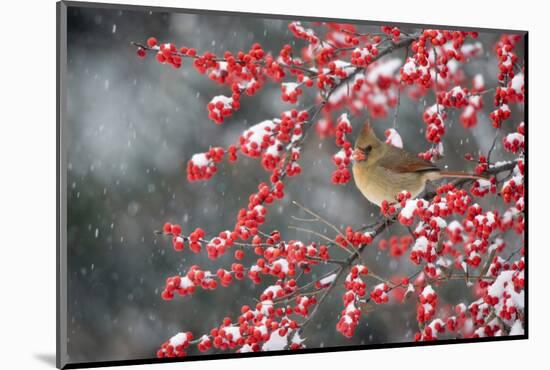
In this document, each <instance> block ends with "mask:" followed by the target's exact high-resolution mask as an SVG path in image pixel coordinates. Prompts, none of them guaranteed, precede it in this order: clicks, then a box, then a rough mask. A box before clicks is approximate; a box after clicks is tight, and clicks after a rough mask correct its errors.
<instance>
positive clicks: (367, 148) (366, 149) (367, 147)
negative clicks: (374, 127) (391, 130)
mask: <svg viewBox="0 0 550 370" xmlns="http://www.w3.org/2000/svg"><path fill="white" fill-rule="evenodd" d="M371 150H372V145H367V146H366V147H365V148H364V149H363V151H364V152H365V154H369V153H370V151H371Z"/></svg>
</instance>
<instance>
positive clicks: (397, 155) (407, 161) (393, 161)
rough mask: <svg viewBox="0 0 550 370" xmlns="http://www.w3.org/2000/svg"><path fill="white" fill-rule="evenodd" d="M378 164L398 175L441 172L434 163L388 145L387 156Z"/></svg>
mask: <svg viewBox="0 0 550 370" xmlns="http://www.w3.org/2000/svg"><path fill="white" fill-rule="evenodd" d="M378 164H379V165H380V166H381V167H384V168H386V169H388V170H390V171H393V172H397V173H403V172H426V171H440V169H439V168H438V167H437V166H435V165H434V164H433V163H432V162H429V161H425V160H423V159H420V158H418V157H417V156H416V155H414V154H411V153H409V152H407V151H405V150H403V149H400V148H396V147H394V146H393V145H388V150H387V151H386V154H385V155H384V156H383V157H382V158H381V159H380V160H379V162H378Z"/></svg>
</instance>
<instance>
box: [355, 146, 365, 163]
mask: <svg viewBox="0 0 550 370" xmlns="http://www.w3.org/2000/svg"><path fill="white" fill-rule="evenodd" d="M351 158H353V160H354V161H356V162H361V161H364V160H365V159H367V156H366V154H365V151H363V150H361V149H359V148H355V149H353V152H352V153H351Z"/></svg>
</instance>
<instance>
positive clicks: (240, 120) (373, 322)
mask: <svg viewBox="0 0 550 370" xmlns="http://www.w3.org/2000/svg"><path fill="white" fill-rule="evenodd" d="M68 16H69V17H68V60H69V62H68V76H67V78H68V79H67V81H68V119H67V122H66V125H67V127H68V129H69V130H68V131H69V142H68V145H67V150H68V157H69V168H68V172H67V173H68V182H67V184H68V189H67V190H68V237H69V240H68V259H69V261H68V262H69V263H68V264H69V266H68V268H69V277H68V287H69V299H68V308H69V312H68V328H69V329H68V330H69V332H68V340H69V343H68V348H69V356H70V361H74V362H80V361H100V360H117V359H133V358H150V357H154V355H155V351H156V349H157V348H158V347H159V346H160V344H161V343H162V342H164V341H165V340H166V339H168V338H169V337H171V336H172V335H173V334H175V333H176V332H178V331H180V330H186V331H187V330H190V331H193V332H194V333H197V334H198V333H201V332H203V331H205V330H208V329H209V328H211V327H213V326H215V325H217V324H218V323H219V321H220V319H221V318H222V317H223V316H225V315H233V314H235V313H236V312H238V310H239V309H240V307H241V306H242V305H243V304H250V303H251V302H252V299H253V298H254V297H256V296H257V295H258V292H259V291H260V289H261V288H260V287H257V286H253V285H252V283H250V282H249V281H248V280H244V281H243V282H241V283H238V284H233V285H232V286H231V287H229V288H224V289H218V290H216V291H208V292H198V293H197V294H195V295H194V296H191V297H183V298H182V297H178V298H176V299H174V300H173V301H170V302H165V301H163V300H162V299H161V298H160V290H161V288H162V287H163V286H164V280H165V278H166V277H168V276H172V275H175V274H177V273H183V272H185V271H186V270H187V268H188V267H189V266H190V265H192V264H195V263H198V264H201V265H202V266H204V267H205V268H212V269H215V268H216V267H217V266H218V265H220V264H223V265H228V264H229V262H230V259H231V257H230V256H229V255H228V256H226V259H224V258H222V259H221V260H218V261H216V262H211V261H209V260H208V259H206V258H203V257H202V255H201V256H196V255H193V254H190V253H189V252H188V251H186V252H183V253H177V252H175V251H174V250H173V249H172V247H171V243H170V241H168V240H164V239H162V238H161V239H158V238H156V237H155V235H154V234H153V231H154V230H157V229H159V228H160V227H161V226H162V224H163V223H164V222H165V221H172V222H177V223H181V224H182V225H183V227H184V230H193V229H194V228H195V227H197V226H201V227H203V228H205V229H206V230H207V232H209V233H210V234H212V233H217V232H218V231H220V230H224V229H226V228H230V227H232V225H233V224H234V221H235V217H236V213H237V210H238V209H239V208H240V207H242V206H244V205H246V202H247V197H248V195H249V194H250V193H252V192H253V191H254V190H255V189H256V186H257V183H258V182H259V181H264V180H265V179H266V176H267V174H266V173H265V171H263V170H262V169H261V166H260V165H259V163H257V161H255V160H247V159H240V160H239V162H238V163H237V164H236V165H223V164H222V165H221V168H220V172H219V173H218V174H217V175H216V176H215V177H214V178H213V179H212V180H211V181H209V182H206V183H192V184H190V183H188V182H187V179H186V174H185V164H186V162H187V160H188V159H189V158H190V157H191V156H192V154H193V153H195V152H202V151H204V150H206V149H207V148H208V146H209V145H220V146H227V145H229V144H231V143H233V142H235V141H236V140H237V138H238V136H239V134H240V132H242V131H243V130H244V129H246V127H248V126H249V125H251V124H254V123H256V122H259V121H261V120H264V119H266V118H272V117H277V116H278V115H279V113H280V112H281V111H282V110H285V109H288V108H289V107H290V106H289V105H287V104H284V103H282V101H281V99H280V87H278V86H277V85H270V86H267V87H266V88H265V89H264V90H263V91H262V92H261V93H260V94H258V95H257V96H255V97H252V98H250V97H244V98H243V100H242V108H241V109H240V110H239V111H238V112H236V113H235V114H234V115H233V116H232V117H231V118H230V119H228V120H227V121H226V122H225V123H224V124H223V125H222V126H216V125H215V124H214V123H213V122H211V121H210V120H208V118H207V111H206V104H207V103H208V101H209V100H210V98H211V97H212V96H214V95H219V94H223V93H226V92H227V90H226V88H224V87H219V86H218V85H216V84H215V83H213V82H211V81H209V80H208V79H207V78H206V77H204V76H201V75H199V74H198V73H196V72H195V71H194V69H193V68H192V67H191V66H190V65H189V62H188V63H185V62H184V67H183V68H182V69H180V70H173V69H172V68H170V67H166V66H161V65H159V64H158V63H156V62H155V61H154V60H153V58H149V59H147V60H145V61H144V60H140V59H139V58H137V57H136V55H135V48H133V47H131V46H130V42H131V41H142V42H143V41H145V39H146V38H147V37H148V36H152V35H154V36H156V37H157V38H159V40H162V41H174V42H175V43H176V44H177V45H186V46H193V47H196V48H197V49H198V50H200V51H204V50H210V51H212V52H214V53H218V54H221V53H223V51H225V50H239V49H248V48H249V47H250V45H251V44H252V43H253V42H259V43H261V44H262V46H263V47H264V48H265V49H266V50H271V51H275V52H276V51H278V50H279V49H280V48H281V46H282V45H284V44H285V43H288V42H289V41H291V40H292V36H291V35H290V33H289V31H288V30H287V24H288V21H276V20H262V19H253V18H249V17H242V16H239V17H227V16H206V15H201V16H196V15H181V14H165V13H148V12H136V11H116V10H94V9H85V8H70V9H69V12H68ZM362 30H363V31H371V30H378V27H372V28H369V27H363V28H362ZM497 38H498V35H496V34H481V36H480V41H481V42H482V43H483V46H484V49H485V53H486V54H484V57H481V58H478V59H477V60H475V61H473V62H470V63H469V64H468V65H467V67H466V69H465V71H466V72H467V73H468V74H469V76H470V77H473V76H474V75H475V74H477V73H482V74H483V76H484V77H485V83H486V86H487V87H493V86H496V79H495V78H494V76H496V73H497V71H496V61H495V60H494V58H493V57H492V56H491V50H492V47H493V45H494V43H495V41H496V40H497ZM298 45H302V44H301V43H299V44H298ZM522 49H523V47H522V46H521V45H520V46H518V48H517V50H522ZM520 56H521V55H520ZM396 57H398V58H401V59H402V58H403V55H402V52H401V53H399V54H398V55H396ZM390 58H391V56H390ZM428 99H429V101H428V102H426V104H432V102H433V96H428ZM305 101H306V102H308V100H307V95H306V100H305ZM485 103H486V104H485V106H486V108H485V110H484V112H485V114H484V115H480V116H479V118H480V120H479V121H480V122H479V123H478V125H477V126H476V127H475V128H474V129H472V130H465V129H463V128H462V126H461V125H460V124H459V123H458V113H459V112H451V113H450V114H449V118H448V119H447V130H448V131H447V132H448V133H447V135H446V136H445V141H444V145H445V154H446V157H445V159H444V160H443V161H442V162H441V163H440V165H441V166H445V165H448V166H449V168H452V169H462V170H470V169H471V168H472V166H471V164H470V163H467V162H465V161H464V160H463V158H462V156H463V154H464V153H465V152H474V153H475V152H477V151H478V150H482V151H483V152H487V150H488V149H489V147H490V145H491V142H492V140H493V128H492V127H491V125H490V123H489V121H488V119H487V115H488V112H489V111H490V110H492V104H491V96H490V94H489V96H486V100H485ZM423 110H424V102H422V101H421V102H420V104H418V102H414V101H410V100H409V99H408V98H407V97H406V96H405V95H403V96H402V99H401V108H400V113H399V125H398V130H399V132H400V133H401V135H402V137H403V138H404V141H405V147H406V148H407V149H409V150H411V151H423V150H425V149H426V147H427V144H426V141H425V140H424V137H423V134H422V133H421V132H420V130H421V129H422V128H423V127H424V124H423V123H422V121H421V115H422V112H423ZM392 120H393V112H391V113H390V116H389V117H388V119H387V120H378V121H376V122H374V125H375V127H376V130H377V131H378V132H379V133H381V132H382V130H383V129H382V128H383V127H389V126H390V125H391V123H392ZM521 120H522V118H521V117H519V116H515V117H512V119H511V120H510V122H512V123H514V126H515V124H516V123H519V122H520V121H521ZM356 123H357V122H355V121H354V124H356ZM512 126H513V125H507V126H506V127H505V128H504V129H503V132H502V133H501V134H504V133H506V132H507V131H506V130H509V131H511V130H512ZM498 143H500V140H498ZM335 152H336V148H335V146H334V144H333V142H332V141H330V140H326V141H322V140H319V139H318V138H317V137H315V136H311V137H310V139H309V140H308V142H307V145H306V147H305V148H304V155H303V157H302V160H301V163H302V164H303V168H304V173H303V174H302V175H301V176H300V177H299V178H297V179H292V180H290V181H289V182H288V186H287V191H286V192H287V197H286V198H285V199H284V200H282V201H281V202H279V203H277V205H275V206H273V207H271V208H270V210H269V213H268V215H269V218H268V221H267V223H266V225H269V226H271V228H272V229H279V230H281V231H282V232H283V236H284V237H285V238H286V239H292V238H300V239H302V240H304V241H307V240H308V239H307V235H303V234H295V233H294V231H292V230H288V229H287V225H288V224H289V223H294V222H293V221H291V220H290V217H289V216H290V215H291V214H296V215H300V213H299V212H297V211H296V210H295V209H294V208H293V207H292V206H291V205H290V203H289V201H290V199H295V200H297V201H299V202H301V203H302V204H305V205H307V206H308V207H310V208H312V209H314V210H317V211H319V212H321V213H322V214H323V215H324V216H326V217H327V218H328V219H329V220H331V221H333V222H335V223H337V224H342V225H348V224H349V225H353V226H357V225H361V224H364V223H369V222H370V221H371V214H372V212H375V209H374V207H373V206H371V205H369V204H367V202H366V201H365V200H364V199H363V198H362V196H361V194H360V193H359V191H357V190H356V188H355V186H354V184H353V182H350V183H349V184H347V185H345V186H335V185H333V184H332V183H331V181H330V174H331V172H332V170H333V168H334V167H333V165H332V163H331V160H330V156H331V155H332V154H334V153H335ZM493 158H494V159H495V160H500V159H505V158H506V157H505V156H504V154H503V153H502V151H501V148H500V144H499V145H498V146H497V149H496V151H495V152H494V154H493ZM491 200H494V198H491V197H487V199H486V201H487V202H490V201H491ZM358 205H359V206H358ZM482 205H483V204H482ZM397 230H399V232H400V233H401V232H402V231H403V230H402V228H398V229H396V232H397ZM321 231H323V230H322V229H321ZM507 235H511V234H510V233H509V234H507ZM507 241H508V242H509V243H510V244H512V246H511V247H510V249H512V248H513V243H514V240H507ZM365 257H366V259H367V260H368V261H369V262H370V264H372V269H373V270H374V269H376V271H377V272H386V275H391V273H392V271H395V272H396V273H397V272H398V273H400V274H407V273H410V272H412V271H413V270H412V269H413V267H412V265H411V264H410V263H409V262H408V260H407V258H406V257H404V258H403V259H402V260H399V261H395V260H394V261H391V262H390V261H389V260H388V258H387V257H386V253H385V252H378V251H377V248H374V247H373V248H369V249H368V251H367V253H366V254H365ZM369 266H370V265H369ZM318 272H319V274H321V273H323V271H322V270H320V271H318ZM463 286H464V284H463V282H455V283H453V282H451V283H449V284H447V285H446V288H445V289H444V290H440V300H441V302H447V303H453V304H454V303H458V302H460V299H461V297H464V296H467V295H468V294H469V292H468V291H467V290H466V289H465V288H464V287H463ZM339 293H340V292H338V291H335V292H334V293H333V294H332V295H331V298H330V299H329V300H328V302H326V303H325V305H324V306H323V307H322V308H321V309H320V311H319V313H318V315H317V316H316V318H315V323H314V324H313V325H311V326H310V327H309V328H308V330H307V331H306V333H305V335H304V336H305V337H307V338H308V345H309V346H310V347H323V346H325V347H326V346H338V345H350V344H369V343H385V342H402V341H409V340H410V338H411V335H412V333H413V332H414V331H415V329H416V328H415V325H416V323H415V320H414V313H415V309H414V307H413V304H412V303H411V304H410V307H409V306H403V305H388V306H386V307H384V309H378V310H375V311H374V312H372V313H370V314H369V315H368V316H367V319H365V318H362V319H361V321H360V323H359V327H358V329H357V331H356V334H355V336H354V338H353V339H351V340H349V339H346V338H344V337H342V336H341V335H340V334H339V333H337V332H336V329H335V325H336V322H337V317H338V314H339V312H340V311H341V309H342V303H341V294H339ZM191 354H195V353H194V352H191Z"/></svg>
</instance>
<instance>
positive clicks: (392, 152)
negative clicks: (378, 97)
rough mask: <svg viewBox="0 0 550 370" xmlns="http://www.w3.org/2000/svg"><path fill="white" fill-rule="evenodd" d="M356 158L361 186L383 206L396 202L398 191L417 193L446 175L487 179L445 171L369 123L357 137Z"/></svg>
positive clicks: (355, 174) (357, 176) (354, 173)
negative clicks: (391, 140) (395, 143)
mask: <svg viewBox="0 0 550 370" xmlns="http://www.w3.org/2000/svg"><path fill="white" fill-rule="evenodd" d="M352 158H353V159H354V164H353V178H354V179H355V184H356V185H357V188H359V190H360V191H361V193H363V195H364V196H365V197H366V198H367V199H368V200H369V201H370V202H372V203H374V204H376V205H377V206H379V207H380V205H381V204H382V202H383V201H384V200H387V201H388V202H389V203H390V204H391V203H394V202H395V201H396V196H397V194H398V193H400V192H401V191H403V190H406V191H408V192H409V193H410V194H411V196H412V197H413V198H414V197H416V196H417V195H418V194H420V193H421V192H422V191H423V190H424V187H425V186H426V181H428V180H430V181H433V180H438V179H441V178H444V177H458V178H466V179H485V178H484V177H482V176H477V175H471V174H466V173H460V172H448V171H442V170H441V169H439V168H438V167H436V166H435V165H434V164H433V163H431V162H428V161H425V160H423V159H420V158H418V157H417V156H416V155H414V154H411V153H409V152H406V151H405V150H403V149H400V148H397V147H395V146H393V145H389V144H386V143H385V142H382V141H380V140H378V138H377V137H376V135H375V133H374V131H373V130H372V128H371V127H370V125H369V124H368V123H366V124H365V127H363V129H362V130H361V133H360V134H359V137H358V138H357V140H356V141H355V149H354V151H353V154H352Z"/></svg>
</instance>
